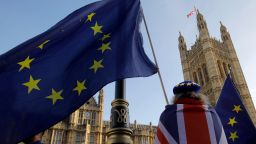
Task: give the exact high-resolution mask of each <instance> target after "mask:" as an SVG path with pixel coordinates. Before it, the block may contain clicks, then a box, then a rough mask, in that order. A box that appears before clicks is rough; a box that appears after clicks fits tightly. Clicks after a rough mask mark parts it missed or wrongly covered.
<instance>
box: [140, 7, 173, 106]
mask: <svg viewBox="0 0 256 144" xmlns="http://www.w3.org/2000/svg"><path fill="white" fill-rule="evenodd" d="M141 11H142V17H143V21H144V25H145V27H146V31H147V35H148V39H149V43H150V47H151V51H152V53H153V57H154V61H155V64H156V66H157V68H158V72H157V74H158V77H159V80H160V83H161V87H162V90H163V93H164V98H165V101H166V104H167V105H168V104H169V101H168V97H167V93H166V90H165V87H164V83H163V79H162V75H161V72H160V69H159V65H158V62H157V58H156V54H155V50H154V46H153V42H152V39H151V36H150V33H149V29H148V25H147V22H146V18H145V15H144V12H143V10H142V9H141Z"/></svg>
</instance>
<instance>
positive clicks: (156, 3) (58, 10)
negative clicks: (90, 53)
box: [0, 0, 256, 125]
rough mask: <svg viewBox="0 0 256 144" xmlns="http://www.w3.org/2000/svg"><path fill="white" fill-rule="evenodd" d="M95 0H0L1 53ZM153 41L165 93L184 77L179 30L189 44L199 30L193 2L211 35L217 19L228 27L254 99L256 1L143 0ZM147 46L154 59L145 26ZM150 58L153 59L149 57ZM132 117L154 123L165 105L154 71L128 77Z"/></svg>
mask: <svg viewBox="0 0 256 144" xmlns="http://www.w3.org/2000/svg"><path fill="white" fill-rule="evenodd" d="M94 1H95V0H73V1H70V0H54V1H53V0H44V1H35V0H22V1H13V0H8V1H7V0H0V18H1V22H0V53H1V54H2V53H4V52H6V51H8V50H10V49H12V48H13V47H15V46H17V45H18V44H20V43H22V42H24V41H26V40H28V39H30V38H32V37H34V36H36V35H38V34H40V33H42V32H44V31H45V30H47V29H48V28H50V27H51V26H53V25H54V24H55V23H57V22H58V21H60V20H61V19H62V18H64V17H65V16H66V15H68V14H69V13H71V12H72V11H74V10H76V9H78V8H80V7H82V6H84V5H86V4H88V3H91V2H94ZM141 1H142V7H143V9H144V13H145V16H146V18H147V22H148V26H149V30H150V33H151V36H152V39H153V43H154V46H155V51H156V55H157V58H158V61H159V67H160V70H161V73H162V75H163V79H164V84H165V87H166V90H167V94H168V96H169V99H171V97H172V95H173V93H172V88H173V86H174V85H176V84H177V83H179V82H181V81H182V80H183V74H182V71H181V64H180V58H179V51H178V41H177V37H178V32H179V31H181V32H182V34H183V35H184V37H185V40H186V42H187V46H189V47H190V46H191V45H192V44H193V43H194V42H195V39H196V35H197V34H198V31H197V27H196V19H195V15H194V16H192V17H191V18H189V19H188V18H187V17H186V14H187V13H188V12H189V11H191V10H192V9H193V7H194V6H196V7H197V8H198V9H199V10H200V12H201V13H202V14H203V15H204V17H205V19H206V21H207V24H208V29H209V31H210V35H211V36H212V37H216V38H217V39H220V32H219V27H220V24H219V21H222V23H223V24H224V25H226V26H227V28H228V30H229V31H230V34H231V38H232V40H233V43H234V46H235V48H236V51H237V54H238V57H239V59H240V64H241V66H242V68H243V71H244V75H245V78H246V80H247V83H248V86H249V89H250V91H251V95H252V97H253V99H254V101H256V98H255V95H256V88H255V85H256V75H255V74H256V66H255V64H254V62H255V61H256V57H255V53H256V43H255V37H256V27H255V26H256V18H255V17H254V15H255V14H256V9H255V5H256V1H252V0H251V1H241V0H225V1H223V0H214V1H210V0H141ZM141 28H142V32H143V36H144V46H145V51H146V52H147V54H148V55H149V57H150V58H151V59H152V53H151V51H150V47H149V43H148V39H147V36H146V34H145V27H144V25H142V27H141ZM152 60H153V59H152ZM104 90H105V112H104V119H105V120H109V117H110V108H111V107H110V105H111V101H112V100H113V99H114V84H113V83H112V84H109V85H108V86H106V87H105V89H104ZM126 95H127V99H128V101H129V103H130V106H129V108H130V120H131V122H133V121H134V120H135V119H136V120H137V121H138V123H142V124H148V123H149V122H153V124H155V125H156V124H157V122H158V118H159V115H160V113H161V112H162V111H163V109H164V106H165V101H164V96H163V92H162V91H161V87H160V82H159V79H158V77H157V75H154V76H151V77H148V78H135V79H128V80H127V94H126Z"/></svg>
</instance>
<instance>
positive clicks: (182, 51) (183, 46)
mask: <svg viewBox="0 0 256 144" xmlns="http://www.w3.org/2000/svg"><path fill="white" fill-rule="evenodd" d="M178 40H179V50H180V55H181V58H184V59H186V53H187V45H186V42H185V39H184V37H183V36H182V35H181V32H179V38H178Z"/></svg>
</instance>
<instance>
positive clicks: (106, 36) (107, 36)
mask: <svg viewBox="0 0 256 144" xmlns="http://www.w3.org/2000/svg"><path fill="white" fill-rule="evenodd" d="M110 35H111V34H110V33H109V34H105V35H103V37H102V39H101V40H102V41H104V40H106V39H108V38H110Z"/></svg>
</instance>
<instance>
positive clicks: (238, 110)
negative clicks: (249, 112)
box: [232, 105, 242, 113]
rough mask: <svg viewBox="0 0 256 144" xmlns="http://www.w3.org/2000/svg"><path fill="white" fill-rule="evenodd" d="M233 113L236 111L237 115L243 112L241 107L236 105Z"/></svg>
mask: <svg viewBox="0 0 256 144" xmlns="http://www.w3.org/2000/svg"><path fill="white" fill-rule="evenodd" d="M232 111H235V112H236V113H239V112H240V111H242V109H241V105H234V109H233V110H232Z"/></svg>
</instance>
